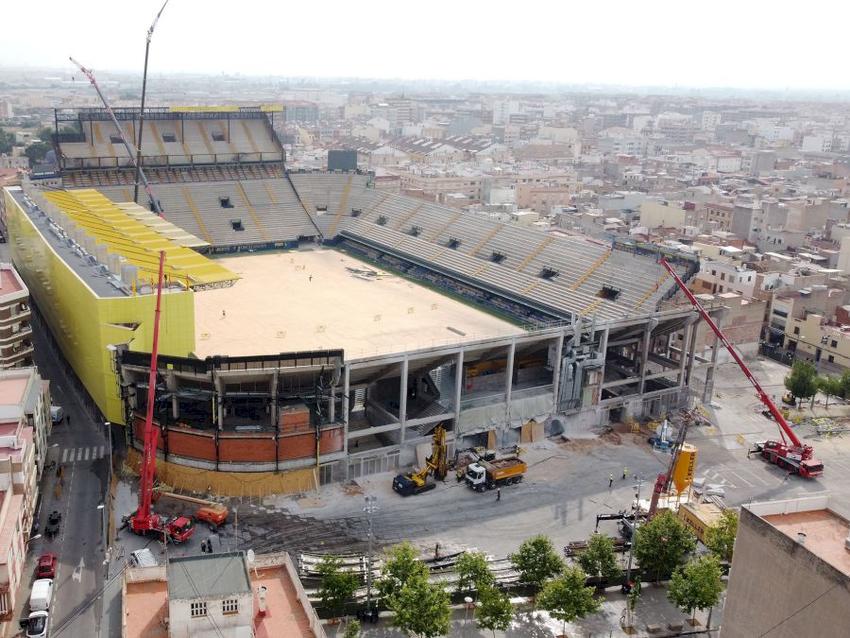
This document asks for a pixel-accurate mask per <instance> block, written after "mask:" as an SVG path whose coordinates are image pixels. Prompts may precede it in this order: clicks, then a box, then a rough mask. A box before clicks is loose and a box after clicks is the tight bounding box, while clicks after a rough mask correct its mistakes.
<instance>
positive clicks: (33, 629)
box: [27, 611, 50, 638]
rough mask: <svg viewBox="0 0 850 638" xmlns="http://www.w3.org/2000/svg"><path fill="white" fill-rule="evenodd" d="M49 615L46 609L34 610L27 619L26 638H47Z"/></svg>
mask: <svg viewBox="0 0 850 638" xmlns="http://www.w3.org/2000/svg"><path fill="white" fill-rule="evenodd" d="M49 620H50V617H49V616H48V614H47V612H46V611H34V612H32V613H31V614H30V617H29V618H28V619H27V638H47V625H48V624H49V623H48V621H49Z"/></svg>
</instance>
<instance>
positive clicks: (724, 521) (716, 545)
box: [705, 510, 738, 562]
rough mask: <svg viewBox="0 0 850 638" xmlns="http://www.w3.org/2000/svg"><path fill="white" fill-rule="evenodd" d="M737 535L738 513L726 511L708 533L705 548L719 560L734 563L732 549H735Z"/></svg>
mask: <svg viewBox="0 0 850 638" xmlns="http://www.w3.org/2000/svg"><path fill="white" fill-rule="evenodd" d="M737 535H738V513H737V512H736V511H735V510H725V511H724V512H723V515H722V516H721V517H720V520H719V521H717V524H716V525H712V526H711V527H709V528H708V530H707V531H706V533H705V546H706V547H708V549H710V550H711V553H712V554H714V555H715V556H717V558H718V559H720V560H725V561H726V562H732V549H733V548H734V547H735V537H736V536H737Z"/></svg>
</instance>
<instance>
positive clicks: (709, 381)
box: [702, 336, 720, 403]
mask: <svg viewBox="0 0 850 638" xmlns="http://www.w3.org/2000/svg"><path fill="white" fill-rule="evenodd" d="M719 353H720V339H718V338H717V337H716V336H715V337H714V345H713V346H712V348H711V365H710V366H708V367H707V368H706V370H705V387H704V388H703V390H702V402H703V403H710V402H711V397H712V396H713V395H714V370H715V369H716V368H717V355H718V354H719Z"/></svg>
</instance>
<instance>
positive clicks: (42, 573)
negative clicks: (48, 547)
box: [35, 552, 56, 578]
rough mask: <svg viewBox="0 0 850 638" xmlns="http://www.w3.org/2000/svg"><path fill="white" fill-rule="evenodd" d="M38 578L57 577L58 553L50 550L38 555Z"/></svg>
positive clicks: (36, 570) (36, 574)
mask: <svg viewBox="0 0 850 638" xmlns="http://www.w3.org/2000/svg"><path fill="white" fill-rule="evenodd" d="M35 577H36V578H55V577H56V554H53V553H51V552H48V553H46V554H42V555H41V556H39V557H38V563H37V564H36V566H35Z"/></svg>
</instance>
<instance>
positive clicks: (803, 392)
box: [785, 361, 818, 403]
mask: <svg viewBox="0 0 850 638" xmlns="http://www.w3.org/2000/svg"><path fill="white" fill-rule="evenodd" d="M817 376H818V374H817V370H816V369H815V367H814V366H813V365H812V364H811V363H809V362H808V361H795V362H794V366H793V367H792V368H791V374H789V375H788V376H787V377H785V387H786V388H788V391H789V392H790V393H791V394H793V395H794V396H795V397H797V399H799V400H800V402H801V403H802V400H803V399H808V398H811V397H814V396H815V394H817V391H818V382H817Z"/></svg>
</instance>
